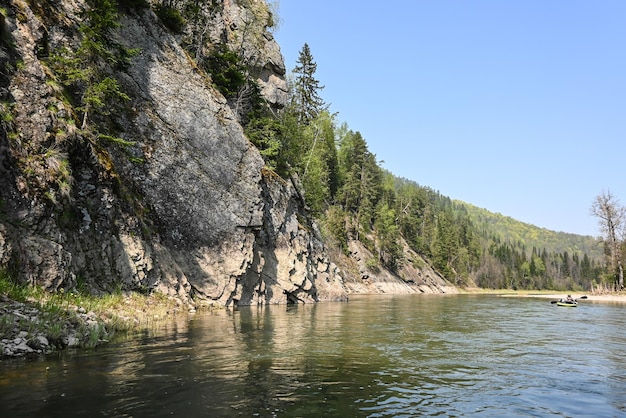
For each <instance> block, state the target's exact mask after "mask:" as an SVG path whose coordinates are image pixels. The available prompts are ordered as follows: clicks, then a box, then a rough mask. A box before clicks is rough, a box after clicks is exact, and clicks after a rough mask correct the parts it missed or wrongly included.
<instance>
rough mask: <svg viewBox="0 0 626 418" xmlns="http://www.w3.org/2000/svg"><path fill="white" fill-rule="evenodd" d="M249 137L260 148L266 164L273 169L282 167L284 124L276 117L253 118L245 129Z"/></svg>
mask: <svg viewBox="0 0 626 418" xmlns="http://www.w3.org/2000/svg"><path fill="white" fill-rule="evenodd" d="M245 132H246V135H247V136H248V139H250V141H251V142H252V143H253V144H254V145H255V146H256V147H257V148H258V149H259V152H260V153H261V156H262V157H263V159H264V160H265V163H266V165H267V166H268V167H269V168H271V169H272V170H276V169H277V168H279V167H282V164H281V161H280V160H279V155H280V149H281V138H282V136H283V126H282V125H281V124H280V123H279V121H277V120H276V119H273V118H269V117H263V118H259V119H253V120H252V121H250V123H248V125H247V126H246V129H245Z"/></svg>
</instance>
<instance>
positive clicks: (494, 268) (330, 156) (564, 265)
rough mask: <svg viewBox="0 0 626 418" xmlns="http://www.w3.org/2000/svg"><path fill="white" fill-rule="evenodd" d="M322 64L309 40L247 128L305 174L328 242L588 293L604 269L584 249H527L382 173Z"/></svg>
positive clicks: (462, 273)
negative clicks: (267, 109)
mask: <svg viewBox="0 0 626 418" xmlns="http://www.w3.org/2000/svg"><path fill="white" fill-rule="evenodd" d="M316 69H317V64H316V63H315V61H314V58H313V55H312V53H311V50H310V47H309V46H308V45H307V44H305V45H304V46H303V47H302V49H301V51H300V54H299V57H298V60H297V61H296V66H295V68H294V69H293V71H292V73H291V77H290V78H289V86H290V101H289V104H288V106H286V107H285V108H284V109H282V110H281V111H280V112H278V114H275V115H274V114H272V115H270V114H265V115H264V116H262V117H260V118H252V119H251V120H250V122H249V123H247V124H246V132H247V134H248V137H249V138H250V139H251V141H252V142H253V143H254V144H255V145H256V146H257V147H259V149H260V150H261V153H262V154H263V156H264V158H265V159H266V164H267V165H268V167H270V168H271V169H273V170H275V171H276V172H277V173H278V174H279V175H281V176H290V175H295V176H297V177H299V178H300V180H301V182H302V184H303V188H304V195H305V199H306V202H307V204H308V205H309V207H310V209H311V212H312V213H313V215H314V216H315V217H316V218H317V219H318V221H319V222H320V224H321V225H322V227H323V228H322V230H323V231H324V233H325V237H326V239H327V241H328V242H330V243H332V244H333V245H336V246H337V247H338V248H340V249H342V250H343V251H344V252H346V253H347V251H348V241H349V240H359V241H361V242H362V243H363V244H364V245H365V246H366V247H367V248H368V249H369V250H370V251H371V252H372V254H375V257H376V259H375V260H371V264H372V265H375V264H378V265H381V266H384V267H386V268H388V269H391V270H392V271H393V270H397V269H398V268H399V267H400V266H401V265H402V263H406V262H408V261H407V260H405V259H404V258H403V254H404V249H403V243H406V245H408V247H410V248H411V249H412V250H414V251H416V252H417V253H419V254H421V255H422V256H424V257H425V258H426V259H428V260H430V262H431V263H432V265H433V267H434V268H435V269H437V270H438V271H439V272H440V273H441V274H442V275H444V277H446V278H447V279H448V280H450V281H451V282H453V283H455V284H457V285H478V286H480V287H486V288H512V289H559V290H566V289H569V290H573V289H587V288H589V287H590V286H591V284H592V283H594V281H595V283H597V280H598V277H602V274H603V272H604V271H605V270H606V268H605V264H604V263H603V262H602V261H601V260H597V259H593V258H591V257H589V255H588V254H587V253H578V252H576V253H569V252H568V251H567V250H565V251H548V250H546V249H545V248H537V247H533V248H526V246H525V245H524V244H522V243H519V242H518V243H516V242H510V241H509V240H508V239H507V237H506V236H503V235H501V234H495V233H494V232H493V231H489V230H485V229H479V228H478V227H477V225H476V224H475V223H474V222H473V221H472V220H471V216H470V214H469V213H468V210H467V208H466V207H465V206H464V205H460V204H457V203H456V202H453V201H452V200H451V199H450V198H448V197H446V196H442V195H441V194H440V193H439V192H437V191H434V190H432V189H430V188H428V187H424V186H420V185H419V184H417V183H415V182H413V181H410V180H407V179H403V178H398V177H396V176H394V175H393V174H392V173H389V172H388V171H386V170H384V169H383V168H382V167H381V165H380V163H379V162H378V161H377V159H376V155H375V154H373V153H372V152H371V151H370V150H369V148H368V145H367V142H366V140H365V138H363V136H362V135H361V133H360V132H358V131H354V130H352V129H350V128H349V127H348V125H347V124H346V123H341V124H340V123H338V122H337V119H336V114H333V113H331V112H330V111H329V106H328V105H327V104H326V103H325V102H324V100H323V99H322V97H321V91H322V90H323V86H321V85H320V83H319V81H318V80H317V79H316V78H315V71H316Z"/></svg>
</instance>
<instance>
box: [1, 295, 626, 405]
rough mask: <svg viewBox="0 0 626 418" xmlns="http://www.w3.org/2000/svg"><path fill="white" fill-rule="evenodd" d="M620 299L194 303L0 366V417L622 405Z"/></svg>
mask: <svg viewBox="0 0 626 418" xmlns="http://www.w3.org/2000/svg"><path fill="white" fill-rule="evenodd" d="M625 308H626V307H623V306H613V305H600V304H589V305H585V306H581V307H579V308H577V310H571V309H570V310H565V309H557V308H556V307H554V306H553V305H550V304H547V303H546V302H545V301H544V300H533V299H523V300H519V299H511V298H497V297H485V296H466V295H457V296H436V295H429V296H419V295H413V296H376V297H369V296H362V297H357V298H353V299H352V300H351V301H350V302H348V303H328V304H319V305H311V306H309V305H301V306H293V307H285V306H272V307H241V308H239V309H237V310H234V311H233V310H224V311H217V312H211V313H202V314H197V315H196V316H194V317H192V318H191V319H190V320H188V321H187V320H186V319H185V320H181V321H178V322H174V323H171V324H168V327H167V328H163V329H161V330H159V332H157V333H155V334H145V335H142V336H139V337H135V338H129V339H126V340H123V341H117V342H115V343H112V344H110V345H109V346H107V347H102V348H100V349H98V350H94V351H91V352H87V353H74V354H72V353H69V354H66V355H63V356H60V357H59V358H56V359H48V360H46V361H40V362H35V363H25V364H24V363H21V362H5V363H3V364H1V365H0V416H50V417H54V416H64V417H67V416H81V415H82V416H92V415H98V414H99V415H103V416H165V415H168V416H170V415H178V416H213V417H230V416H280V417H291V416H294V417H295V416H298V417H319V416H370V417H383V416H419V415H445V416H460V415H478V416H503V415H507V416H510V415H517V416H545V415H560V416H580V415H585V414H588V413H590V412H591V413H592V414H593V416H617V415H621V414H623V413H624V412H626V406H625V405H626V394H624V390H623V388H624V387H626V367H625V366H626V361H625V360H624V357H623V354H622V353H623V352H624V351H625V350H626V337H625V336H624V334H623V333H621V332H620V331H619V330H621V329H623V328H624V326H626V320H625V319H624V315H623V310H624V309H625ZM588 336H592V337H590V338H587V337H588Z"/></svg>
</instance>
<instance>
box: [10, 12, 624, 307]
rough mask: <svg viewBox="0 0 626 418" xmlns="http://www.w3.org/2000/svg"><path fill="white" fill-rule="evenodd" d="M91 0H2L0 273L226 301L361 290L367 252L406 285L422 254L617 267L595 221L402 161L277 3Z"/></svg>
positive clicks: (531, 273) (463, 277)
mask: <svg viewBox="0 0 626 418" xmlns="http://www.w3.org/2000/svg"><path fill="white" fill-rule="evenodd" d="M79 3H80V4H76V3H74V2H52V1H41V2H18V1H11V2H10V4H9V6H8V7H0V57H2V59H1V60H0V116H1V117H0V158H2V164H0V166H1V167H0V169H2V170H3V171H2V173H3V174H2V176H0V270H1V269H5V270H6V271H7V272H10V273H11V275H12V276H14V277H17V278H18V279H19V280H21V281H23V282H27V281H28V282H29V283H33V284H39V285H41V286H43V287H45V288H47V289H49V290H60V289H65V290H68V289H75V288H87V289H94V290H96V291H111V290H112V289H130V290H141V291H142V292H151V291H152V290H159V291H163V292H166V293H169V294H173V295H174V294H175V295H178V296H180V297H182V298H184V299H188V298H197V299H204V300H208V301H210V303H220V304H224V305H227V306H228V305H231V304H232V305H235V304H254V303H259V304H261V303H281V302H287V303H297V302H302V301H318V300H337V299H344V298H345V297H347V296H346V292H347V288H346V286H345V281H344V278H346V277H347V276H349V278H350V280H366V279H364V278H365V277H367V276H368V274H367V273H368V272H365V274H364V272H363V271H362V268H361V267H362V265H364V266H365V267H364V268H366V269H370V270H371V272H372V274H375V273H376V270H377V269H378V270H379V271H380V268H381V267H384V268H385V269H386V271H385V275H387V273H388V272H391V273H389V276H393V274H394V273H397V274H396V275H395V276H396V277H392V279H393V280H396V281H398V282H401V281H400V280H397V279H403V280H404V281H405V283H401V284H406V283H411V281H412V280H413V279H414V278H413V277H407V275H406V274H403V275H401V274H400V271H402V270H403V267H406V266H409V265H410V266H411V267H414V270H416V271H417V270H419V269H421V268H422V267H428V268H429V271H430V272H433V269H434V270H435V272H434V275H436V276H437V277H438V279H441V281H442V282H443V281H444V280H443V279H442V278H441V277H439V275H442V276H443V277H445V278H446V279H447V280H449V281H450V282H451V283H453V284H456V285H459V286H476V285H478V286H481V287H492V288H528V289H530V288H554V289H577V288H588V287H589V286H590V285H591V283H593V281H594V280H595V281H598V280H600V279H598V278H599V277H608V275H606V274H604V273H605V269H604V267H603V266H604V259H603V258H602V257H601V255H600V253H601V250H603V248H604V247H602V248H600V247H599V244H598V246H595V245H594V243H593V242H592V241H593V240H592V239H591V238H588V237H584V238H581V237H576V236H570V235H567V234H558V233H552V232H550V231H543V230H539V229H538V228H533V227H530V226H527V225H524V224H521V223H519V222H515V221H513V220H511V219H510V218H506V217H503V216H499V215H494V214H490V213H489V212H487V211H482V210H478V209H476V208H473V207H472V206H471V205H467V204H464V203H461V202H457V201H454V200H453V199H451V198H450V197H447V196H443V195H441V194H440V193H439V192H437V191H435V190H432V189H430V188H429V187H427V186H423V185H420V184H418V183H417V182H418V181H419V179H410V180H408V179H403V178H398V177H396V176H395V175H394V174H393V173H390V172H388V171H386V170H384V169H383V168H382V167H381V164H380V162H379V161H378V160H377V158H376V155H375V154H374V153H372V152H371V151H370V150H369V148H368V143H367V138H364V137H363V136H362V135H361V133H360V132H359V131H358V130H356V129H353V128H352V127H350V126H349V125H348V124H347V123H345V122H340V121H339V120H338V114H337V113H335V110H334V109H333V110H331V109H330V106H329V105H328V104H327V103H326V102H325V100H324V98H323V94H322V92H323V87H322V86H321V85H320V83H319V81H318V80H317V79H316V71H317V63H316V62H315V60H314V58H313V53H312V51H311V50H310V48H309V46H308V45H306V44H305V45H304V46H303V47H302V49H301V51H300V55H299V58H298V60H297V63H296V66H295V68H293V70H292V71H291V73H289V72H288V71H287V70H288V69H286V68H284V62H283V58H282V56H281V53H280V49H279V47H278V45H277V44H276V42H275V40H274V39H273V36H272V33H271V32H272V30H274V28H275V23H276V21H277V19H276V16H275V12H274V11H273V10H272V8H271V7H268V4H267V2H265V1H262V0H240V1H236V2H230V1H228V2H227V1H221V0H215V1H210V2H200V3H198V2H193V1H190V0H180V1H175V2H170V1H161V0H154V1H144V0H133V1H127V2H118V1H108V0H107V1H105V0H88V1H86V2H79ZM324 65H332V63H328V64H327V63H324ZM338 111H341V109H338ZM389 139H390V140H393V138H389ZM425 158H445V156H434V155H428V156H425ZM316 225H319V227H320V228H319V229H318V228H317V227H316ZM320 231H321V234H320V233H319V232H320ZM614 242H615V243H617V241H614ZM355 244H357V245H355ZM355 248H358V249H359V250H355ZM361 249H365V250H367V251H363V252H367V253H368V254H367V255H366V256H364V257H362V258H360V260H359V261H360V263H361V264H360V265H359V267H358V269H355V270H358V271H357V273H356V274H353V272H352V271H349V272H348V269H345V268H343V266H342V268H341V269H340V268H339V267H338V265H339V264H340V263H338V262H335V258H334V255H335V254H342V257H343V258H344V259H347V260H355V259H357V258H358V256H357V255H356V254H355V253H356V252H358V251H360V250H361ZM328 250H332V251H328ZM614 253H615V251H614ZM329 254H333V256H332V257H331V256H330V255H329ZM408 254H411V255H410V256H409V255H408ZM414 254H416V256H415V257H413V255H414ZM349 257H352V258H351V259H350V258H349ZM341 261H344V260H343V259H342V260H341ZM616 262H617V263H618V264H619V260H616ZM425 263H427V264H428V266H425V265H424V264H425ZM347 264H349V263H347ZM342 270H343V271H342ZM406 270H407V269H405V270H404V271H406ZM344 271H345V272H347V273H345V274H344ZM420 271H421V270H420ZM437 273H439V274H437ZM344 276H346V277H344ZM355 277H356V278H355ZM386 277H388V276H386ZM602 280H604V279H602ZM416 289H418V288H417V287H415V288H413V289H411V291H422V290H416ZM439 291H441V289H439Z"/></svg>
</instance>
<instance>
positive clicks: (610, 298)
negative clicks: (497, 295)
mask: <svg viewBox="0 0 626 418" xmlns="http://www.w3.org/2000/svg"><path fill="white" fill-rule="evenodd" d="M571 295H572V297H573V298H574V299H579V298H580V297H581V296H587V298H586V299H584V302H585V303H587V302H618V303H626V294H623V295H592V294H584V295H583V294H580V295H579V294H577V293H572V294H571ZM501 296H508V297H527V298H543V299H554V300H559V299H563V298H565V297H566V296H567V294H566V293H559V294H545V293H520V294H503V295H501Z"/></svg>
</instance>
